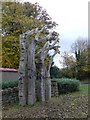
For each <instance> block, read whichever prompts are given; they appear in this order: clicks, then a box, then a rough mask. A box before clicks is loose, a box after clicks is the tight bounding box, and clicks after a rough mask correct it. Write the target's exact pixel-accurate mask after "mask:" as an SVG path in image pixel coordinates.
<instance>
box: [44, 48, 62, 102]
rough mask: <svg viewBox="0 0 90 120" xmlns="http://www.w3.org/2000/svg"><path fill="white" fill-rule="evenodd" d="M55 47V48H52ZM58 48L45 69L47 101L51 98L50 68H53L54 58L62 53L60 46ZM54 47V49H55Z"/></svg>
mask: <svg viewBox="0 0 90 120" xmlns="http://www.w3.org/2000/svg"><path fill="white" fill-rule="evenodd" d="M52 47H54V46H52ZM55 47H56V50H55V52H54V54H53V55H52V56H51V57H50V60H49V63H48V65H47V66H46V68H45V77H46V80H45V82H46V84H45V87H46V88H45V98H46V100H49V99H50V98H51V78H50V68H51V65H52V62H53V58H54V56H55V55H56V54H57V53H60V51H59V49H58V47H59V46H55ZM55 47H54V48H55Z"/></svg>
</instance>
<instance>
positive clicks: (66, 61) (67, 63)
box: [62, 52, 76, 78]
mask: <svg viewBox="0 0 90 120" xmlns="http://www.w3.org/2000/svg"><path fill="white" fill-rule="evenodd" d="M62 57H63V66H64V67H65V68H66V69H63V70H64V71H65V73H66V74H67V75H65V74H64V75H65V76H66V77H73V78H74V77H75V76H76V74H75V71H76V60H75V58H74V57H73V56H72V55H69V54H68V53H67V52H64V55H63V56H62Z"/></svg>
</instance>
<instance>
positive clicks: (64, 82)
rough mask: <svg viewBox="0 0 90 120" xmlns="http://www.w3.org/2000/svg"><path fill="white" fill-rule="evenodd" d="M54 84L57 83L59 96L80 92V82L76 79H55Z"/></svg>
mask: <svg viewBox="0 0 90 120" xmlns="http://www.w3.org/2000/svg"><path fill="white" fill-rule="evenodd" d="M52 82H57V84H58V92H59V95H60V94H64V93H70V92H74V91H78V90H79V89H80V82H79V81H78V80H76V79H67V78H62V79H53V80H52Z"/></svg>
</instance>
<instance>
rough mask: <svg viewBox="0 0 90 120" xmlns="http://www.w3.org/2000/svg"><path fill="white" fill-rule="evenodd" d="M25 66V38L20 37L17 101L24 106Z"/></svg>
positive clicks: (25, 87) (25, 88)
mask: <svg viewBox="0 0 90 120" xmlns="http://www.w3.org/2000/svg"><path fill="white" fill-rule="evenodd" d="M26 64H27V49H26V38H25V36H23V35H21V36H20V64H19V72H18V74H19V101H20V105H25V104H26V102H27V100H26V99H27V97H26V96H27V94H26V91H27V86H26V83H27V79H26V77H27V76H26V69H27V68H26Z"/></svg>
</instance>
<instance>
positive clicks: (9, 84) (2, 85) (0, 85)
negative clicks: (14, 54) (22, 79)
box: [0, 80, 18, 89]
mask: <svg viewBox="0 0 90 120" xmlns="http://www.w3.org/2000/svg"><path fill="white" fill-rule="evenodd" d="M17 86H18V80H17V81H7V82H2V83H0V88H2V89H6V88H9V87H10V88H13V87H17Z"/></svg>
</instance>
